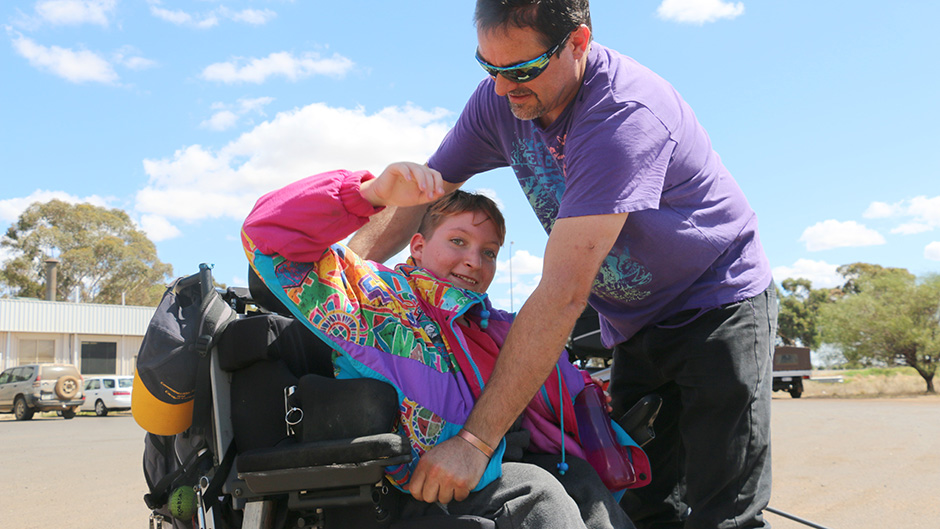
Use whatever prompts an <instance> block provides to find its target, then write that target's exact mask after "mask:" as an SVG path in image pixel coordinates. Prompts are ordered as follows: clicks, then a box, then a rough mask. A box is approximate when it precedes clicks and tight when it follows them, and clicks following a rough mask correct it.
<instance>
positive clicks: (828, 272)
mask: <svg viewBox="0 0 940 529" xmlns="http://www.w3.org/2000/svg"><path fill="white" fill-rule="evenodd" d="M837 268H839V265H834V264H829V263H827V262H825V261H811V260H809V259H798V260H797V261H796V262H795V263H793V265H791V266H778V267H775V268H774V269H773V274H774V280H775V281H776V282H777V283H780V282H782V281H783V280H784V279H800V278H803V279H808V280H809V281H810V283H812V285H813V288H833V287H837V286H839V285H841V284H843V283H844V282H845V278H843V277H842V276H841V275H839V273H838V272H836V269H837Z"/></svg>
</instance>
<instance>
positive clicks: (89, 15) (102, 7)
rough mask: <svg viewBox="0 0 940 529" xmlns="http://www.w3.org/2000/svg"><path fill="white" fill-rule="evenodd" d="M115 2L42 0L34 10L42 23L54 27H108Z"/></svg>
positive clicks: (100, 0)
mask: <svg viewBox="0 0 940 529" xmlns="http://www.w3.org/2000/svg"><path fill="white" fill-rule="evenodd" d="M116 5H117V0H42V1H40V2H36V5H35V10H36V14H37V15H39V17H40V18H42V19H43V20H44V21H46V22H48V23H50V24H52V25H55V26H74V25H80V24H97V25H99V26H105V27H107V25H108V22H109V20H108V17H109V16H110V15H111V14H112V13H113V12H114V7H115V6H116Z"/></svg>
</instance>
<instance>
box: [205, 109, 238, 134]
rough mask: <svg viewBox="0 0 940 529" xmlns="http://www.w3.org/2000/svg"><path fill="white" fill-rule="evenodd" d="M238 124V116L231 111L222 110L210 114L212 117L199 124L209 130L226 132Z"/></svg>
mask: <svg viewBox="0 0 940 529" xmlns="http://www.w3.org/2000/svg"><path fill="white" fill-rule="evenodd" d="M237 124H238V114H236V113H234V112H232V111H231V110H222V111H219V112H216V113H215V114H212V117H211V118H209V119H207V120H205V121H203V122H202V123H200V124H199V126H200V127H202V128H204V129H209V130H217V131H222V130H228V129H230V128H232V127H234V126H235V125H237Z"/></svg>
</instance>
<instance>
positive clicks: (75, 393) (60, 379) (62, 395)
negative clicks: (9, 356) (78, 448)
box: [0, 364, 85, 421]
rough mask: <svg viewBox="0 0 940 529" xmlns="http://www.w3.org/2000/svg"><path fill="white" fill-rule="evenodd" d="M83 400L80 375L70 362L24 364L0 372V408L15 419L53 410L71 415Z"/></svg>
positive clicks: (20, 419) (73, 415) (64, 414)
mask: <svg viewBox="0 0 940 529" xmlns="http://www.w3.org/2000/svg"><path fill="white" fill-rule="evenodd" d="M83 402H85V397H84V395H83V394H82V375H81V374H79V372H78V369H77V368H76V367H75V366H73V365H69V364H27V365H22V366H16V367H11V368H10V369H7V370H6V371H4V372H3V373H0V412H5V413H9V412H13V415H14V417H16V420H18V421H26V420H29V419H32V418H33V414H34V413H36V412H37V411H53V410H54V411H58V412H59V414H60V415H62V417H64V418H66V419H71V418H72V417H75V412H76V411H78V407H79V406H81V405H82V403H83Z"/></svg>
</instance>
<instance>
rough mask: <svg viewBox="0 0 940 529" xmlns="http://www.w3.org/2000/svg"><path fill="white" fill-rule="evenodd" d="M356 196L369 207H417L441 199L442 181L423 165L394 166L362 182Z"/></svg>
mask: <svg viewBox="0 0 940 529" xmlns="http://www.w3.org/2000/svg"><path fill="white" fill-rule="evenodd" d="M359 192H360V193H361V194H362V196H363V198H365V199H366V200H368V201H369V203H371V204H372V205H373V206H396V207H410V206H420V205H422V204H427V203H428V202H432V201H433V200H435V199H437V198H440V197H441V196H443V195H444V180H443V178H441V173H439V172H437V171H435V170H434V169H431V168H430V167H428V166H426V165H421V164H416V163H412V162H398V163H393V164H391V165H389V166H388V167H386V168H385V170H384V171H382V174H380V175H379V177H378V178H376V179H374V180H369V181H367V182H363V184H362V187H360V188H359Z"/></svg>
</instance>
